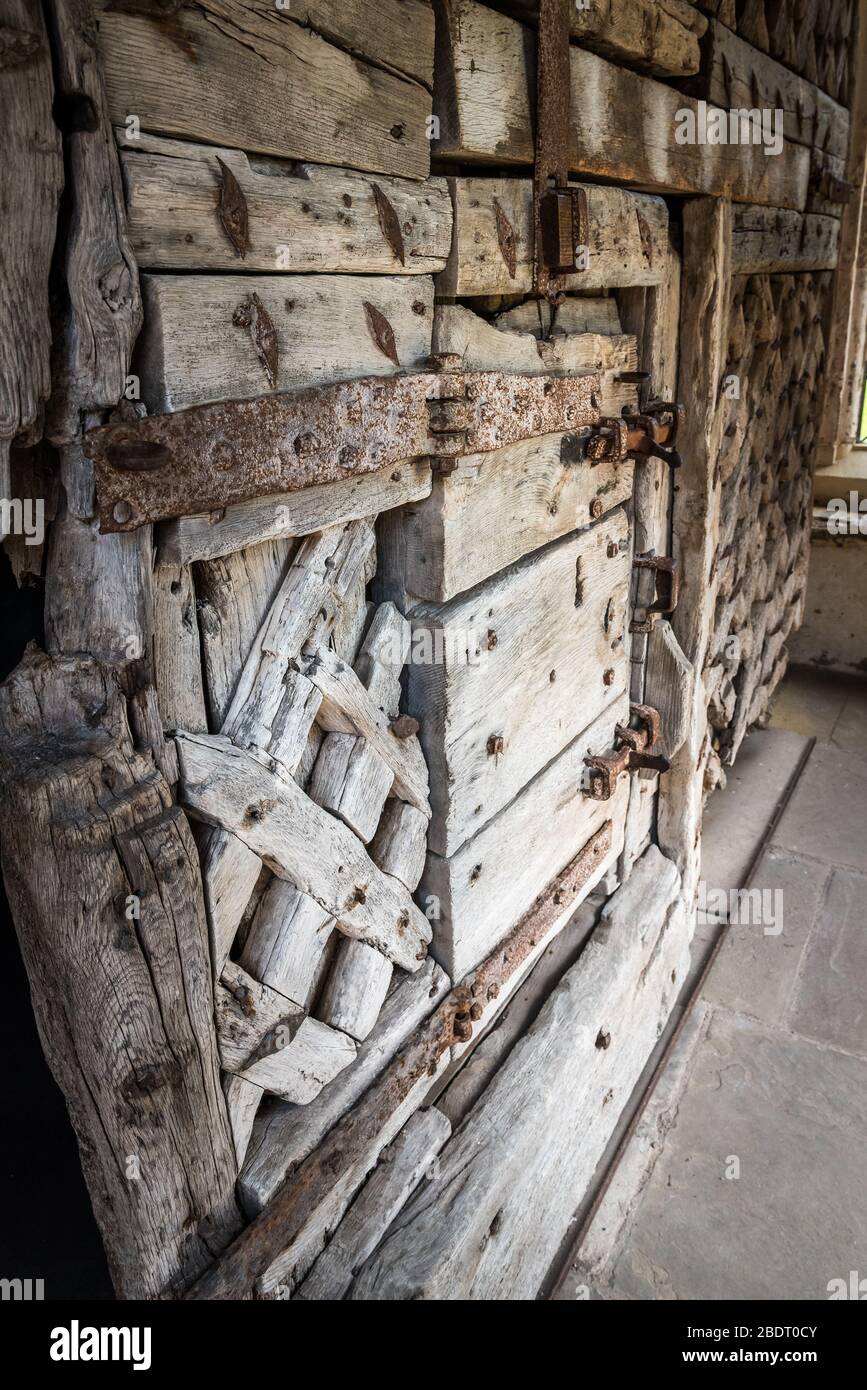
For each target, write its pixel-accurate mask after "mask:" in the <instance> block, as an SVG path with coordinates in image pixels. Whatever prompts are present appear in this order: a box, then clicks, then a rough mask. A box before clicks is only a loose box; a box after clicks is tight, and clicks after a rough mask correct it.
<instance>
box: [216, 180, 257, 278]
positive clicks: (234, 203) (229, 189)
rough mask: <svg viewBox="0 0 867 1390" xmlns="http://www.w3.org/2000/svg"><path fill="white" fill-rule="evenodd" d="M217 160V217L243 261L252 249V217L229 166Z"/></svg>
mask: <svg viewBox="0 0 867 1390" xmlns="http://www.w3.org/2000/svg"><path fill="white" fill-rule="evenodd" d="M216 159H217V163H218V164H219V166H220V196H219V201H218V203H217V215H218V217H219V219H220V225H221V226H222V228H223V231H224V232H225V233H226V236H227V237H228V238H229V240H230V242H231V243H232V245H233V246H234V248H235V250H236V251H237V253H238V255H239V256H240V257H241V258H242V259H243V257H244V256H246V254H247V252H248V251H249V249H250V217H249V212H248V209H247V199H246V198H245V197H244V192H243V189H242V188H241V185H240V184H239V182H238V180H237V179H236V178H235V175H234V174H233V173H232V171H231V169H230V168H229V167H228V165H226V164H224V163H223V161H222V159H221V158H220V156H219V155H217V156H216Z"/></svg>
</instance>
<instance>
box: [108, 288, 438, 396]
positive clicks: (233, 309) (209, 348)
mask: <svg viewBox="0 0 867 1390" xmlns="http://www.w3.org/2000/svg"><path fill="white" fill-rule="evenodd" d="M142 288H143V291H144V296H145V310H146V320H145V331H144V333H143V335H142V339H141V342H140V344H139V349H138V352H137V354H136V363H135V365H136V368H137V370H138V373H139V375H140V378H141V392H142V400H143V401H144V402H145V404H146V405H147V408H148V411H149V412H150V413H151V414H165V413H167V412H169V411H175V410H185V409H186V408H187V407H188V406H191V405H202V404H203V403H204V402H206V401H222V400H238V399H242V398H244V397H248V396H261V395H265V394H267V393H268V392H269V391H291V390H298V389H301V388H303V387H306V386H316V385H320V386H325V385H328V384H330V383H331V382H335V381H349V380H352V379H353V378H354V377H370V376H390V375H392V374H393V373H394V371H395V370H396V369H398V368H399V367H402V368H403V369H404V370H406V369H408V368H410V367H420V366H421V365H422V364H423V362H424V361H425V359H426V358H427V357H428V356H429V354H430V350H431V347H430V343H431V331H432V325H433V314H432V310H433V283H432V281H431V280H430V279H428V278H427V277H425V278H421V279H419V278H408V277H403V278H401V277H395V276H387V275H379V276H376V277H375V278H373V279H367V278H365V277H363V276H355V275H332V276H324V275H299V276H294V275H292V276H287V275H272V276H256V275H253V276H248V275H195V276H184V275H146V276H144V277H143V280H142ZM254 294H255V295H257V296H258V298H259V302H260V304H261V306H262V307H263V308H264V310H265V312H266V313H267V315H268V317H269V319H270V321H271V323H272V325H273V330H274V333H275V334H276V357H275V361H274V370H273V372H272V373H271V375H269V366H268V365H267V364H266V362H265V361H264V360H263V354H262V352H261V350H260V348H259V347H258V346H257V343H256V341H255V339H254V335H253V334H251V333H250V332H249V331H247V330H246V329H245V328H244V327H243V326H239V321H240V318H241V310H242V308H243V306H244V305H245V304H247V303H248V302H249V300H250V297H251V296H252V295H254ZM368 304H369V305H372V306H373V309H374V310H375V311H376V313H378V314H381V315H382V316H383V317H384V318H385V319H386V320H387V321H388V323H389V325H390V326H391V330H392V332H393V334H394V346H393V349H390V351H391V353H392V355H391V356H389V353H388V352H386V351H385V349H384V347H383V346H382V345H381V344H380V343H379V342H377V340H376V337H375V336H374V333H373V332H372V331H371V327H370V311H369V310H368V309H366V308H365V305H368Z"/></svg>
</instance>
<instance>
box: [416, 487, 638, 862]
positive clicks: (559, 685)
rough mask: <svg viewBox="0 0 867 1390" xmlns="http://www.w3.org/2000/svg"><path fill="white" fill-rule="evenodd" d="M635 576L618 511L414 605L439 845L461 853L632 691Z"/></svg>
mask: <svg viewBox="0 0 867 1390" xmlns="http://www.w3.org/2000/svg"><path fill="white" fill-rule="evenodd" d="M630 573H631V564H630V551H629V527H628V524H627V520H626V517H625V515H624V514H623V512H622V511H620V510H618V511H616V512H613V513H612V514H611V515H610V516H609V517H607V518H604V519H603V520H602V521H600V522H598V523H597V524H596V525H595V526H592V527H590V528H589V529H587V530H585V531H582V532H580V533H579V534H578V535H575V536H567V537H564V538H563V539H562V540H560V541H557V542H555V543H554V544H553V545H551V546H548V547H547V548H546V549H544V550H541V551H539V552H537V553H536V554H534V555H531V556H529V557H527V558H526V559H524V560H522V561H520V562H519V563H518V564H517V565H513V566H512V567H511V569H508V570H506V571H505V572H504V573H502V574H500V575H497V576H495V577H494V578H493V579H489V580H487V581H486V582H485V583H484V584H481V585H477V586H476V587H475V588H474V589H471V590H470V591H469V592H468V593H466V594H464V595H462V596H461V597H459V598H456V599H453V600H452V601H451V602H450V603H446V604H443V605H431V604H420V605H418V607H417V608H415V609H414V610H413V611H412V613H411V614H410V617H411V620H412V624H413V644H414V659H413V661H412V663H411V665H410V667H409V687H408V706H409V710H410V713H411V714H414V715H416V716H417V717H418V718H419V719H420V720H421V721H422V727H421V735H420V737H421V741H422V746H423V748H424V751H425V755H426V757H427V761H428V768H429V772H430V787H431V806H432V808H433V819H432V821H431V830H430V842H429V843H430V848H431V849H432V850H433V851H434V852H435V853H437V854H440V855H452V854H454V852H455V850H457V849H458V848H459V847H460V845H462V844H463V843H464V841H465V840H467V839H469V838H470V836H472V835H473V834H475V833H476V831H477V830H478V829H479V828H481V826H482V825H485V824H486V823H487V822H488V821H489V820H490V819H491V818H492V817H493V816H494V815H496V813H497V812H498V811H500V810H501V809H502V808H503V807H504V806H506V805H507V804H508V803H509V802H510V801H511V800H512V799H513V798H514V797H515V795H516V794H517V793H518V792H519V791H520V790H521V788H522V787H524V786H526V785H527V783H528V782H529V781H530V780H531V778H533V777H534V776H535V775H536V774H537V773H538V772H540V771H541V769H542V768H543V767H544V766H546V764H547V763H549V762H550V761H551V759H552V758H554V757H555V756H556V755H557V754H558V753H560V752H561V751H562V750H563V749H564V748H565V747H566V746H567V745H568V744H569V743H571V742H572V740H573V739H574V738H575V737H576V736H577V735H578V734H579V733H581V731H582V730H583V729H585V728H586V727H587V725H588V724H589V723H591V722H592V721H593V719H594V718H595V717H596V715H597V714H599V713H600V712H601V711H602V710H603V709H605V708H606V706H608V705H609V704H611V703H612V702H613V701H614V700H616V699H617V697H618V695H619V694H620V693H621V692H622V691H623V690H624V689H625V688H626V686H627V684H628V675H627V668H628V654H627V651H626V647H625V642H624V638H625V624H626V608H627V602H628V595H629V580H630ZM579 689H580V691H581V696H580V698H576V692H577V691H578V690H579Z"/></svg>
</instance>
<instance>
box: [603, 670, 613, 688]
mask: <svg viewBox="0 0 867 1390" xmlns="http://www.w3.org/2000/svg"><path fill="white" fill-rule="evenodd" d="M602 684H603V685H613V684H614V668H613V667H611V666H609V667H608V670H607V671H605V672H604V673H603V676H602Z"/></svg>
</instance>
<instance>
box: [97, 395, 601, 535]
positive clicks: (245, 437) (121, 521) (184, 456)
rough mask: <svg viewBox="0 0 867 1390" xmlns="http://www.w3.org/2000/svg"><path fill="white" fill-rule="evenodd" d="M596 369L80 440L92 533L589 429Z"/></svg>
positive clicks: (304, 402)
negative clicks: (87, 467)
mask: <svg viewBox="0 0 867 1390" xmlns="http://www.w3.org/2000/svg"><path fill="white" fill-rule="evenodd" d="M600 392H601V383H600V376H599V374H598V373H597V372H588V373H584V374H582V375H579V376H571V377H549V376H524V375H520V374H516V373H508V372H466V373H464V372H455V371H449V372H417V373H408V374H401V375H396V376H390V377H366V378H363V379H359V380H354V381H344V382H337V383H335V384H334V385H331V386H324V387H314V388H310V389H308V390H304V391H296V392H292V393H287V394H280V395H271V396H262V397H258V398H257V399H255V400H247V401H216V402H213V403H210V404H207V405H200V406H193V407H191V408H190V409H189V410H183V411H179V412H178V413H177V414H174V415H157V416H148V417H146V418H145V419H142V420H138V421H135V422H133V423H131V424H124V425H106V426H103V427H101V428H100V429H96V430H91V431H90V432H89V433H88V434H86V435H85V436H84V441H83V443H84V451H85V453H86V455H87V457H88V458H89V459H91V460H92V461H93V464H94V468H95V471H96V490H97V504H98V510H99V520H100V526H101V529H102V530H103V531H131V530H134V529H135V528H136V527H138V526H142V525H144V524H145V523H147V522H152V521H161V520H164V519H168V518H173V517H180V516H194V515H196V513H202V512H220V511H222V510H223V508H225V507H228V506H230V505H232V504H234V503H237V502H246V501H249V500H250V499H252V498H254V497H269V496H274V495H276V494H280V493H286V492H295V491H297V490H298V489H299V488H306V487H313V486H316V485H318V484H321V483H331V482H337V481H339V480H340V479H343V478H350V477H354V476H358V475H360V474H364V473H375V472H378V471H379V470H380V469H384V468H388V467H391V466H393V465H395V464H397V463H403V462H405V461H406V460H407V459H413V458H423V457H427V456H432V457H434V458H440V459H442V458H456V457H458V456H459V455H461V454H471V453H487V452H489V451H491V450H493V449H499V448H501V447H502V446H503V445H505V444H513V443H517V442H518V441H519V440H521V439H530V438H534V437H535V436H537V435H544V434H556V433H561V432H562V433H566V432H570V431H574V430H580V429H583V428H592V427H594V426H595V425H596V424H598V421H599V418H600V417H599V406H598V401H599V396H600Z"/></svg>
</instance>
